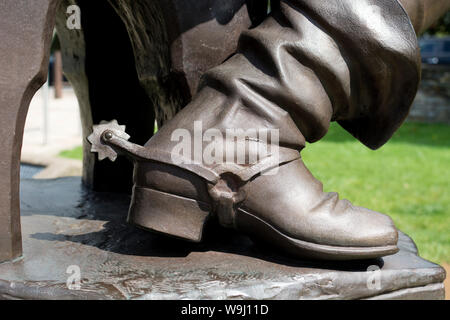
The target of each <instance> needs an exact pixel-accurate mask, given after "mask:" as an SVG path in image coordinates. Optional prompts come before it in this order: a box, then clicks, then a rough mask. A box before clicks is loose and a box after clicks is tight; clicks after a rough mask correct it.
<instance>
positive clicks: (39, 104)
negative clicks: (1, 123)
mask: <svg viewBox="0 0 450 320" xmlns="http://www.w3.org/2000/svg"><path fill="white" fill-rule="evenodd" d="M43 96H44V92H43V89H42V88H41V89H40V90H39V91H38V92H37V93H36V95H35V96H34V98H33V100H32V101H31V104H30V108H29V111H28V115H27V120H26V124H25V133H24V137H23V147H22V158H21V159H22V162H24V163H29V164H34V165H43V166H46V167H47V168H46V169H45V170H43V171H41V172H40V173H39V174H38V176H36V177H37V178H56V177H59V176H74V175H75V176H76V175H80V174H81V161H76V160H70V159H62V158H59V157H58V154H59V153H60V152H61V151H63V150H67V149H72V148H74V147H76V146H79V145H81V143H82V135H81V122H80V116H79V108H78V101H77V99H76V96H75V93H74V91H73V89H72V88H70V87H68V88H65V89H64V91H63V98H61V99H55V98H54V93H53V88H50V89H49V94H48V96H49V101H48V109H47V110H48V112H47V117H45V112H44V97H43ZM45 119H47V120H45Z"/></svg>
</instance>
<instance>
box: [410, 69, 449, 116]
mask: <svg viewBox="0 0 450 320" xmlns="http://www.w3.org/2000/svg"><path fill="white" fill-rule="evenodd" d="M408 120H411V121H422V122H440V123H448V124H450V66H434V65H425V64H424V65H423V70H422V83H421V85H420V89H419V92H418V93H417V96H416V99H415V101H414V104H413V107H412V109H411V112H410V114H409V117H408Z"/></svg>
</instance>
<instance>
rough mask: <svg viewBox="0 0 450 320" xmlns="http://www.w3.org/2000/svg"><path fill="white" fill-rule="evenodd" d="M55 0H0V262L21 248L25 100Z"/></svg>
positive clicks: (42, 73) (39, 68)
mask: <svg viewBox="0 0 450 320" xmlns="http://www.w3.org/2000/svg"><path fill="white" fill-rule="evenodd" d="M58 2H59V1H57V0H37V1H27V0H16V1H2V2H1V4H0V66H1V73H0V119H1V125H0V134H1V137H2V138H1V141H0V150H1V151H2V152H1V153H0V182H1V183H0V262H1V261H5V260H11V259H14V258H17V257H18V256H20V255H21V254H22V244H21V230H20V202H19V171H20V151H21V147H22V136H23V130H24V125H25V119H26V115H27V111H28V105H29V103H30V101H31V98H32V97H33V95H34V93H35V92H36V90H37V89H38V88H39V87H40V86H41V85H42V84H43V83H44V81H45V78H46V75H47V69H48V60H49V51H50V50H49V48H50V43H51V37H52V33H53V26H54V16H55V11H56V5H57V3H58Z"/></svg>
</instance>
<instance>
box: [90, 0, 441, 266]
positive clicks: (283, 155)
mask: <svg viewBox="0 0 450 320" xmlns="http://www.w3.org/2000/svg"><path fill="white" fill-rule="evenodd" d="M449 7H450V1H448V0H446V1H419V0H402V1H401V2H398V1H393V0H385V1H372V0H361V1H360V0H358V1H352V0H331V1H316V0H281V1H279V2H272V12H271V14H270V15H268V16H267V17H266V18H265V19H264V20H263V21H262V22H261V23H259V24H258V25H257V26H256V27H254V28H251V29H249V30H245V31H243V32H242V33H241V34H240V37H239V42H238V48H237V50H236V52H235V53H234V54H233V55H232V56H231V57H229V58H228V59H226V61H224V62H223V63H221V64H220V65H218V66H216V67H214V68H212V69H210V70H208V71H207V72H205V73H204V74H203V77H202V82H201V84H200V86H199V90H198V93H197V94H196V95H195V96H194V97H193V99H192V101H191V102H190V103H189V104H188V105H187V106H186V107H185V108H183V110H181V111H180V112H178V113H177V114H176V115H175V116H174V117H173V118H172V119H170V120H169V121H167V122H165V123H164V125H163V126H162V128H161V129H160V130H159V131H158V132H157V133H156V134H155V135H154V136H153V137H152V138H151V139H150V140H149V141H148V142H147V143H146V144H145V146H143V147H141V146H139V145H136V144H133V143H131V142H129V141H128V139H129V136H128V135H127V134H126V133H124V131H125V128H124V127H121V126H118V124H117V123H116V122H111V123H102V124H100V125H98V126H94V133H93V134H92V135H91V136H90V137H89V141H90V142H91V143H92V144H93V149H92V151H95V152H98V153H99V156H100V157H101V159H103V158H105V157H109V158H110V159H111V160H115V158H116V156H117V153H120V154H125V155H127V156H129V157H130V158H131V159H132V160H133V161H134V188H133V198H132V204H131V207H130V212H129V218H128V219H129V221H130V222H132V223H134V224H136V225H138V226H141V227H143V228H146V229H149V230H153V231H157V232H161V233H164V234H168V235H171V236H175V237H179V238H183V239H186V240H190V241H201V239H202V231H203V228H204V225H205V223H206V221H207V219H208V218H210V217H215V218H217V219H218V221H219V222H220V224H221V225H222V226H224V227H229V228H235V229H237V230H240V231H242V232H244V233H247V234H249V235H251V236H252V237H255V238H258V239H260V240H262V241H265V242H266V243H268V244H271V245H274V246H276V247H278V248H279V249H281V250H283V251H285V252H288V253H290V254H292V255H296V256H299V257H312V258H319V259H332V260H350V259H364V258H375V257H381V256H385V255H391V254H394V253H396V252H397V251H398V249H397V239H398V236H397V230H396V228H395V226H394V224H393V222H392V220H391V219H390V218H389V217H388V216H386V215H384V214H381V213H377V212H373V211H370V210H368V209H365V208H361V207H356V206H354V205H352V204H351V203H350V202H348V201H346V200H339V198H338V195H337V194H336V193H324V192H323V190H322V184H321V183H320V182H319V181H318V180H316V179H315V178H314V177H313V176H312V175H311V173H310V172H309V171H308V169H307V168H306V167H305V165H304V164H303V162H302V160H301V156H300V153H299V151H301V150H302V149H303V148H304V147H305V141H308V142H315V141H317V140H319V139H321V138H322V137H323V136H324V135H325V134H326V132H327V130H328V127H329V124H330V122H331V121H338V122H339V124H340V125H341V126H342V127H344V128H345V129H346V130H347V131H349V132H350V133H351V134H352V135H353V136H354V137H355V138H357V139H358V140H360V141H361V142H362V143H364V144H365V145H366V146H368V147H370V148H372V149H376V148H379V147H380V146H382V145H383V144H384V143H386V142H387V141H388V140H389V138H390V137H391V136H392V135H393V133H394V132H395V131H396V130H397V129H398V128H399V126H400V125H401V124H402V122H403V121H404V119H405V118H406V116H407V114H408V112H409V108H410V106H411V104H412V102H413V99H414V97H415V94H416V91H417V88H418V84H419V81H420V52H419V47H418V44H417V38H416V33H420V32H422V31H423V30H424V29H425V28H426V27H427V26H428V25H429V24H430V23H431V22H433V21H434V20H435V19H436V18H437V17H439V16H440V14H443V13H444V12H445V11H446V10H445V9H448V8H449ZM408 14H409V16H408ZM200 36H202V34H200ZM224 37H225V35H224ZM160 112H161V110H160ZM157 114H158V112H157ZM168 118H170V117H168ZM196 123H197V125H201V129H202V130H210V129H215V130H217V131H218V132H219V133H221V134H222V137H225V136H226V131H227V130H229V129H235V130H239V129H248V128H255V129H257V130H262V129H264V130H277V132H278V133H279V137H277V145H278V143H279V148H278V149H277V152H278V154H277V156H274V154H273V153H268V154H266V155H263V156H261V155H260V154H259V153H258V150H261V149H267V148H268V149H271V147H272V146H271V145H272V144H273V141H267V140H263V139H261V138H260V136H258V137H257V138H249V137H248V136H246V138H245V144H246V147H247V148H246V150H245V156H244V158H245V161H244V162H242V163H239V162H238V161H237V160H236V159H237V158H238V157H239V155H238V154H236V152H237V151H236V150H237V148H235V147H236V144H237V142H236V141H235V140H228V139H226V138H223V139H222V138H220V134H219V135H217V136H216V140H213V139H209V140H208V141H202V145H201V146H200V147H198V146H197V147H196V146H195V143H193V144H192V145H190V146H188V147H189V148H188V149H189V150H191V148H192V150H193V151H192V155H188V156H186V155H185V154H183V155H181V158H183V157H184V158H183V159H181V161H178V160H180V159H178V160H177V159H174V152H175V151H174V150H178V149H177V143H178V142H179V141H178V140H174V139H173V134H174V132H176V131H177V130H179V129H184V130H186V132H188V133H189V136H191V137H194V136H195V135H196V132H195V131H196ZM217 137H219V138H217ZM221 139H222V140H221ZM217 140H220V141H217ZM211 143H212V144H213V147H214V148H215V152H216V153H217V152H218V150H219V151H220V153H221V156H220V159H219V161H213V162H212V163H206V162H205V161H204V159H202V156H203V155H202V154H200V153H201V152H202V150H204V149H205V148H208V145H209V146H210V147H211ZM230 144H231V149H232V150H234V152H235V153H234V154H232V155H231V157H229V158H228V157H227V159H225V156H224V153H225V150H228V149H227V148H228V147H230ZM221 149H223V152H222V150H221ZM177 156H178V155H177ZM227 156H228V155H227ZM198 159H200V161H198ZM230 159H231V161H230ZM249 159H257V160H256V161H253V162H252V161H250V160H249ZM216 160H217V159H216ZM222 160H223V161H222ZM275 167H279V168H278V171H277V172H276V173H275V174H270V175H266V174H262V173H264V172H267V171H270V170H273V169H274V168H275Z"/></svg>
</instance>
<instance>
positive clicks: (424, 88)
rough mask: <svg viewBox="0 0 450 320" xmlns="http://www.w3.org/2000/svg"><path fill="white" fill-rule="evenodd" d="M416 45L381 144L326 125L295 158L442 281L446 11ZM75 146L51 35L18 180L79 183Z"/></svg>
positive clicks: (448, 96)
mask: <svg viewBox="0 0 450 320" xmlns="http://www.w3.org/2000/svg"><path fill="white" fill-rule="evenodd" d="M420 46H421V51H422V62H423V80H422V83H421V87H420V91H419V92H418V94H417V97H416V99H415V102H414V105H413V107H412V110H411V113H410V116H409V118H408V120H407V122H406V123H405V124H404V125H403V126H402V128H400V130H399V131H398V132H397V133H396V134H395V136H394V137H393V138H392V139H391V140H390V142H389V143H387V144H386V145H385V146H384V147H382V148H381V149H379V150H377V151H371V150H369V149H367V148H366V147H364V146H363V145H362V144H361V143H359V142H358V141H357V140H356V139H354V138H353V137H351V136H350V135H349V134H348V133H347V132H346V131H344V130H343V129H342V128H340V127H339V126H338V125H336V124H334V123H333V124H332V126H331V128H330V131H329V133H328V135H327V136H326V137H325V139H323V140H321V141H320V142H318V143H314V144H312V145H310V146H308V148H306V149H305V151H304V153H303V158H304V160H305V162H306V164H307V166H308V167H309V169H310V170H311V171H312V172H313V174H314V175H315V176H316V177H317V178H318V179H319V180H321V181H322V182H323V183H324V188H325V191H337V192H339V194H340V196H341V198H347V199H349V200H351V201H352V202H353V203H354V204H356V205H360V206H363V207H367V208H370V209H372V210H376V211H380V212H383V213H386V214H388V215H390V216H391V217H392V218H393V220H394V221H395V223H396V225H397V227H398V228H399V229H401V230H402V231H403V232H405V233H407V234H408V235H410V236H411V237H412V238H413V239H414V240H415V242H416V244H417V246H418V249H419V253H420V254H421V256H422V257H424V258H425V259H428V260H431V261H433V262H436V263H439V264H441V265H443V266H444V267H445V268H446V270H447V274H450V194H449V189H450V170H449V167H450V12H448V13H447V14H446V15H445V16H444V17H443V18H442V19H441V20H440V21H439V22H438V23H437V24H435V25H434V26H432V27H431V28H430V29H429V30H428V31H427V32H425V34H423V35H422V36H421V37H420ZM124 94H125V95H126V92H124ZM82 139H83V137H82V135H81V123H80V117H79V111H78V102H77V99H76V96H75V94H74V91H73V90H72V88H71V86H70V83H68V82H67V80H66V79H65V78H64V75H63V72H62V61H61V53H60V51H59V47H58V41H57V36H56V37H55V40H54V45H53V46H52V55H51V60H50V67H49V77H48V82H47V84H46V85H44V86H43V87H42V88H41V89H40V90H39V91H38V92H37V94H36V95H35V97H34V98H33V100H32V102H31V105H30V109H29V113H28V116H27V122H26V126H25V134H24V141H23V149H22V167H21V169H22V170H21V178H22V179H32V178H33V179H52V178H58V177H63V176H81V170H82V166H81V159H82V148H81V144H82ZM448 281H449V280H448V279H447V283H446V288H447V290H448V288H450V283H448ZM449 296H450V294H449V292H447V298H448V297H449Z"/></svg>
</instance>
